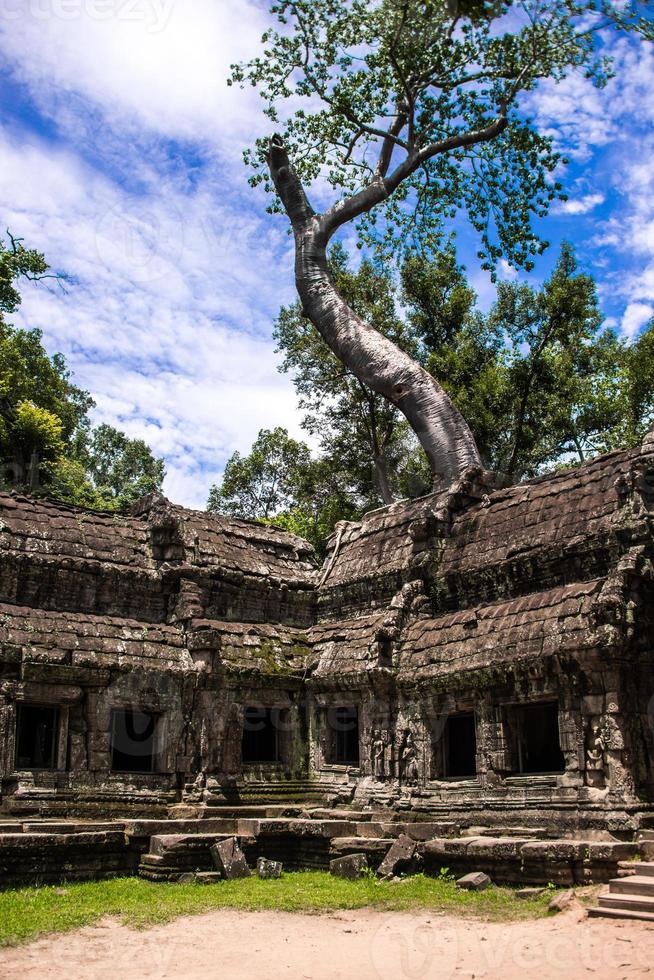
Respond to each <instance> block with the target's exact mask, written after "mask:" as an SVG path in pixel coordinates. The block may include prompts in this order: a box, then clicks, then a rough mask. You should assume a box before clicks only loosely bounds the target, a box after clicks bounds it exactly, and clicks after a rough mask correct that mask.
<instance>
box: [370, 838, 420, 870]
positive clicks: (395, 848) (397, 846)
mask: <svg viewBox="0 0 654 980" xmlns="http://www.w3.org/2000/svg"><path fill="white" fill-rule="evenodd" d="M416 851H417V845H416V842H415V841H414V840H411V838H410V837H407V835H406V834H400V836H399V837H398V838H397V840H396V841H395V843H394V844H392V845H391V847H390V849H389V851H388V854H387V855H386V857H385V858H384V860H383V861H382V863H381V864H380V865H379V868H378V869H377V874H378V875H379V876H380V877H381V878H386V877H388V878H393V877H394V876H395V875H398V874H401V873H402V872H407V871H412V870H413V868H414V865H415V857H416Z"/></svg>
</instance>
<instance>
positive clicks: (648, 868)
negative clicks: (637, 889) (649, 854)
mask: <svg viewBox="0 0 654 980" xmlns="http://www.w3.org/2000/svg"><path fill="white" fill-rule="evenodd" d="M634 868H635V869H636V874H637V875H647V877H648V878H649V877H654V861H638V862H636V863H634Z"/></svg>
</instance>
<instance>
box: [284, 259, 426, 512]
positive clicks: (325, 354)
mask: <svg viewBox="0 0 654 980" xmlns="http://www.w3.org/2000/svg"><path fill="white" fill-rule="evenodd" d="M329 264H330V272H331V275H332V276H333V278H334V282H335V284H336V287H337V289H338V290H339V292H340V293H341V295H342V296H343V297H344V298H345V299H346V300H347V303H348V304H349V306H350V307H351V309H353V310H354V311H355V313H356V314H357V315H358V316H361V317H362V318H365V319H366V320H367V321H368V322H369V323H371V324H372V325H373V326H374V328H375V329H376V330H377V331H379V333H380V334H382V335H383V336H385V337H389V338H390V339H391V340H392V341H393V342H394V343H395V344H397V346H398V347H401V348H402V349H403V350H406V351H410V352H412V353H414V354H417V345H416V342H415V333H414V331H413V330H412V329H411V326H410V324H407V323H406V322H405V321H404V320H403V319H402V317H401V316H400V313H399V309H398V302H397V295H396V289H395V284H394V281H393V278H392V277H391V276H390V275H389V274H388V272H382V271H380V270H378V269H375V268H374V267H373V265H372V263H371V262H369V261H364V262H362V263H361V265H360V267H359V269H358V270H356V271H353V270H352V269H351V268H350V266H349V264H348V256H347V254H346V252H345V251H344V250H343V249H342V248H341V247H340V246H338V245H337V246H336V247H335V248H334V249H333V250H332V251H331V253H330V255H329ZM274 336H275V339H276V340H277V343H278V348H277V349H278V350H279V351H281V352H282V353H283V354H284V359H283V361H282V364H281V370H282V371H284V372H290V373H291V375H292V377H293V383H294V385H295V390H296V391H297V393H298V398H299V404H300V408H301V409H302V410H303V411H304V413H305V414H304V419H303V423H302V424H303V427H304V428H305V429H306V430H307V432H309V433H310V434H311V435H312V436H313V437H314V438H316V439H317V440H318V441H319V445H320V449H321V452H322V454H323V457H324V458H325V459H326V460H330V461H331V465H332V467H333V468H334V469H335V470H339V469H340V470H344V471H345V472H346V473H347V477H348V479H347V483H348V484H349V485H350V488H351V492H352V495H353V498H358V499H359V501H360V503H361V507H362V509H370V508H371V507H376V506H378V504H379V503H380V502H383V503H386V504H388V503H391V502H392V501H393V500H394V499H395V498H396V496H397V489H398V485H397V484H398V481H397V477H398V471H399V470H401V468H402V463H403V458H404V457H405V455H406V449H407V437H408V436H409V435H410V434H411V433H410V430H409V431H408V432H407V429H408V426H407V423H406V421H405V420H404V417H403V416H402V415H401V413H400V412H399V410H398V409H397V408H396V406H395V405H393V403H392V402H389V401H388V400H387V399H385V398H384V397H383V396H382V395H379V394H378V393H377V392H376V391H375V390H374V389H372V388H370V387H369V386H368V385H366V384H364V382H362V381H360V380H359V378H357V377H356V375H355V374H353V372H352V371H351V370H350V369H349V368H348V367H347V366H346V365H344V364H343V363H342V362H341V361H339V360H338V358H337V357H336V356H335V355H334V354H333V353H332V351H331V350H330V349H329V347H328V346H327V345H326V344H325V342H324V340H323V339H322V337H321V336H320V335H319V334H318V333H316V331H315V330H314V328H313V325H312V324H311V322H310V321H309V320H307V318H306V317H305V316H303V313H302V308H301V306H300V304H299V303H294V304H293V305H292V306H289V307H282V309H281V311H280V314H279V317H278V318H277V321H276V323H275V329H274Z"/></svg>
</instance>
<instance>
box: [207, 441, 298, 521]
mask: <svg viewBox="0 0 654 980" xmlns="http://www.w3.org/2000/svg"><path fill="white" fill-rule="evenodd" d="M310 462H311V453H310V450H309V448H308V446H306V445H305V444H304V443H303V442H298V441H297V440H295V439H292V438H291V437H290V436H289V434H288V432H287V431H286V429H282V428H281V427H278V428H276V429H272V430H270V429H261V431H260V432H259V435H258V436H257V438H256V440H255V441H254V443H253V445H252V449H251V451H250V453H249V454H248V455H247V456H241V454H240V453H239V452H235V453H234V454H233V455H232V456H231V457H230V459H229V460H228V462H227V464H226V466H225V472H224V475H223V479H222V482H221V484H220V487H217V486H214V487H212V488H211V490H210V491H209V501H208V503H207V508H208V509H209V510H210V511H216V512H220V513H222V514H232V515H234V516H238V517H245V518H249V519H251V520H269V519H271V518H273V517H274V516H275V515H276V514H278V513H279V512H280V511H283V510H290V509H293V508H294V507H295V506H296V505H297V502H298V498H299V496H300V495H301V493H302V487H303V483H304V480H305V478H306V470H307V467H308V466H309V464H310Z"/></svg>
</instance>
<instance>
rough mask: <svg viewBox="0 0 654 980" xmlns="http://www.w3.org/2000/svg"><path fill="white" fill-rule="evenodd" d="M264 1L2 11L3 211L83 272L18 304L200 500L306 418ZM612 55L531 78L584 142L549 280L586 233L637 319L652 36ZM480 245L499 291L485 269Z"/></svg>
mask: <svg viewBox="0 0 654 980" xmlns="http://www.w3.org/2000/svg"><path fill="white" fill-rule="evenodd" d="M266 8H267V5H266V4H265V3H263V2H259V0H4V3H3V8H2V13H0V83H1V84H2V92H3V99H2V104H1V105H0V205H1V210H2V214H1V216H0V225H1V227H2V229H4V228H5V227H9V228H10V229H11V231H12V233H13V234H14V235H17V236H20V237H23V238H24V239H25V241H26V243H27V244H29V245H30V246H32V247H36V248H39V249H40V250H42V251H44V252H45V253H46V257H47V258H48V260H49V262H50V263H51V265H52V266H53V267H54V268H56V269H57V270H59V271H62V272H65V273H66V274H67V275H68V276H69V277H70V282H69V285H68V287H67V290H66V292H65V293H64V292H62V290H61V289H59V288H57V287H52V286H50V287H47V286H45V285H44V284H40V285H38V286H29V287H28V288H26V289H25V290H24V300H23V306H22V308H21V312H20V315H18V316H16V317H15V318H14V320H15V322H16V323H22V324H26V325H30V326H38V327H40V328H41V329H42V330H43V332H44V337H45V342H46V345H47V347H48V349H49V350H50V351H55V350H56V351H62V352H63V353H64V354H65V355H66V357H67V359H68V362H69V364H70V366H71V368H72V369H73V371H74V375H75V380H76V382H77V383H78V384H80V385H81V386H82V387H85V388H88V389H89V390H90V391H91V392H92V394H93V395H94V397H95V399H96V401H97V409H96V412H95V419H96V421H107V422H109V423H111V424H112V425H116V426H117V427H119V428H121V429H123V430H124V431H126V432H127V433H128V434H129V435H132V436H139V437H143V438H145V439H146V440H147V441H148V442H149V443H150V445H151V446H152V447H153V449H154V451H155V452H156V453H157V454H158V455H162V456H164V457H165V459H166V465H167V470H168V476H167V479H166V484H165V490H166V493H167V494H168V496H170V497H171V499H173V500H175V501H176V502H179V503H185V504H187V505H190V506H196V507H198V506H199V507H201V506H203V505H204V503H205V501H206V496H207V491H208V488H209V486H210V484H211V483H212V482H214V481H215V480H216V479H217V478H219V476H220V473H221V471H222V468H223V466H224V463H225V461H226V459H227V458H228V457H229V455H230V454H231V453H232V452H233V451H234V450H235V449H239V450H241V451H247V450H248V448H249V446H250V445H251V443H252V441H253V439H254V437H255V436H256V433H257V431H258V430H259V429H260V428H262V427H264V426H273V425H285V426H286V427H287V428H289V430H290V431H291V432H292V433H293V434H295V435H301V434H302V433H301V429H300V427H299V422H300V413H299V412H298V411H297V408H296V402H295V395H294V391H293V388H292V384H291V382H290V380H289V379H288V378H287V377H285V376H283V375H280V374H278V372H277V369H276V368H277V363H278V358H277V355H275V353H274V345H273V342H272V339H271V330H272V323H273V320H274V317H275V314H276V312H277V310H278V308H279V306H280V304H282V303H287V302H290V301H291V300H292V299H293V295H294V289H293V275H292V253H291V247H290V245H291V243H290V240H289V238H288V235H287V233H286V224H285V220H284V219H283V218H280V217H271V216H269V215H267V214H266V212H265V200H264V198H263V196H262V194H261V193H259V192H258V191H252V190H251V189H250V188H249V187H248V184H247V174H246V171H245V169H244V167H243V165H242V162H241V150H242V148H243V146H245V145H246V144H248V143H249V142H251V141H252V139H253V138H254V137H255V136H257V135H259V134H261V133H266V132H267V131H268V128H269V124H268V123H267V122H266V120H265V119H264V118H263V116H262V114H261V108H260V105H259V102H258V99H257V97H256V95H255V93H254V92H252V91H249V90H248V91H245V92H241V91H239V90H237V89H234V88H228V87H227V85H226V83H225V79H226V77H227V75H228V71H229V65H230V63H231V62H233V61H236V60H240V59H243V58H247V57H248V56H249V55H251V54H253V53H255V52H256V51H257V50H258V41H259V37H260V35H261V33H262V31H263V29H264V27H265V23H266ZM614 53H615V56H616V58H617V64H618V69H619V71H618V78H616V79H615V80H614V81H612V82H611V83H610V84H609V87H608V89H607V90H606V91H605V92H599V93H598V92H597V91H596V90H594V89H593V88H592V87H591V86H590V84H589V83H588V82H586V81H584V80H583V79H581V78H572V79H570V80H568V81H567V82H566V83H564V84H562V85H560V86H554V85H548V86H546V87H544V88H541V89H540V90H539V91H538V92H537V93H535V94H534V95H532V96H530V105H529V110H530V112H531V113H532V114H533V115H534V116H535V118H536V119H537V120H538V122H539V124H540V125H541V126H542V127H543V128H545V129H547V130H548V131H551V132H552V133H553V135H554V136H555V137H556V139H557V141H558V142H559V144H560V145H561V147H562V148H563V149H564V150H565V151H566V152H567V153H568V154H569V155H570V158H571V164H570V166H569V167H568V168H567V170H566V172H565V174H564V180H565V184H566V188H567V191H568V193H569V200H568V201H567V202H566V203H565V204H562V205H559V206H558V207H557V209H556V210H555V213H553V214H552V215H551V216H550V217H549V218H548V219H547V221H546V222H545V223H544V225H543V227H542V229H541V231H542V232H543V234H544V236H545V237H546V238H547V239H548V240H549V241H551V242H552V247H551V248H550V250H549V252H548V253H547V254H546V255H545V256H544V257H543V259H542V260H541V261H540V262H539V264H538V266H537V268H536V270H535V272H534V274H533V276H532V277H531V279H532V281H534V282H538V281H540V280H541V279H542V278H543V277H544V276H545V275H546V274H547V272H548V270H549V268H550V267H551V264H552V262H553V261H554V260H555V258H556V254H557V245H558V243H559V242H560V241H561V240H563V239H568V240H570V241H572V242H573V243H574V244H575V246H576V248H577V251H578V255H579V258H580V260H581V262H582V265H583V266H584V267H585V268H586V269H588V270H589V271H591V272H593V273H594V275H595V276H596V278H597V280H598V284H599V287H600V296H601V300H602V305H603V309H604V311H605V313H606V315H607V318H609V322H610V323H612V324H613V325H614V326H615V327H616V329H618V330H620V331H622V332H624V334H625V335H626V336H628V337H630V338H633V337H635V336H637V334H638V332H639V330H640V329H642V327H643V325H644V324H645V323H646V322H647V321H648V319H649V318H650V317H651V316H652V314H653V313H654V166H653V165H652V162H651V161H652V160H654V127H653V125H652V123H653V121H654V51H653V50H652V48H651V46H645V45H639V44H637V43H635V42H631V41H627V40H621V41H619V42H618V43H617V44H615V45H614ZM462 258H463V259H464V260H465V261H466V264H467V266H468V272H469V275H470V278H471V281H472V283H473V285H474V286H475V288H476V289H477V291H478V293H479V296H480V300H481V302H482V303H483V304H488V302H489V301H490V300H491V298H492V295H493V290H492V287H491V285H490V283H489V281H488V279H487V277H486V276H485V274H483V273H482V272H481V271H480V270H479V269H478V268H477V267H476V265H475V262H474V260H473V259H472V253H470V254H468V248H467V247H466V248H464V250H463V254H462ZM501 271H502V273H503V275H505V276H506V277H508V278H514V277H515V275H516V274H515V272H514V270H512V269H510V268H508V267H505V268H503V269H502V270H501Z"/></svg>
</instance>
